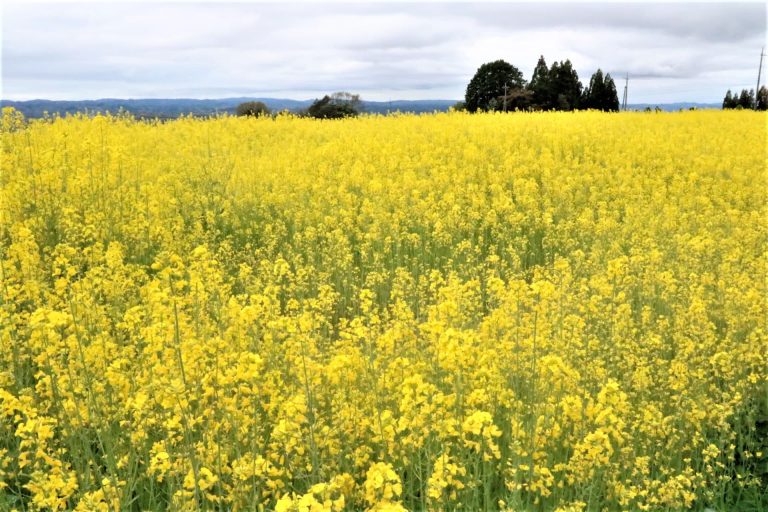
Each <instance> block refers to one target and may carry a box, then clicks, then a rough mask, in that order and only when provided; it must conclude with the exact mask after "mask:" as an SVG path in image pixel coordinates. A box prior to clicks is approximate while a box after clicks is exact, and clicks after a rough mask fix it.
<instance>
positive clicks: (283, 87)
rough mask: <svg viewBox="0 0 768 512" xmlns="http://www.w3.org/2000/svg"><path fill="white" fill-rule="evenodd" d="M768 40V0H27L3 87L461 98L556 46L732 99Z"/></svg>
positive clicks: (633, 83) (585, 71) (662, 86)
mask: <svg viewBox="0 0 768 512" xmlns="http://www.w3.org/2000/svg"><path fill="white" fill-rule="evenodd" d="M765 38H766V5H765V3H707V4H693V3H682V4H681V3H675V4H672V3H666V4H659V3H656V4H642V3H592V4H584V3H564V4H560V3H547V4H533V3H487V4H485V3H484V4H462V3H434V2H433V3H355V4H349V3H312V4H306V3H304V4H298V3H284V4H268V3H244V2H241V3H211V2H173V3H163V4H157V3H153V4H150V3H66V2H57V3H54V4H49V3H37V2H35V3H30V2H23V3H22V2H17V3H5V5H4V8H3V12H2V90H0V97H2V98H6V99H32V98H49V99H89V98H104V97H117V98H128V97H132V98H139V97H153V98H168V97H189V98H223V97H231V96H263V97H282V98H295V99H306V98H312V97H316V96H318V95H321V94H324V93H326V92H332V91H336V90H348V91H352V92H357V93H360V94H361V96H362V97H363V98H364V99H370V100H390V99H427V98H432V99H438V98H439V99H460V98H462V97H463V96H464V90H465V87H466V84H467V82H468V81H469V80H470V78H471V77H472V75H473V74H474V72H475V71H476V69H477V68H478V66H480V65H481V64H482V63H484V62H487V61H491V60H496V59H504V60H506V61H508V62H510V63H512V64H514V65H515V66H517V67H518V68H520V70H521V71H522V72H523V74H524V75H525V77H526V79H530V75H531V71H532V70H533V67H534V66H535V64H536V61H537V59H538V57H539V55H540V54H543V55H544V56H545V58H546V60H547V63H548V64H551V62H552V61H553V60H564V59H566V58H569V59H571V61H572V62H573V64H574V66H575V68H576V70H577V71H578V73H579V77H580V78H581V80H582V82H583V83H587V82H588V81H589V77H590V75H591V74H592V73H593V72H594V71H595V70H596V69H597V68H598V67H600V68H602V69H603V70H604V71H607V72H609V73H611V75H613V76H614V78H616V79H617V88H618V89H619V91H620V94H621V90H622V88H623V86H624V83H623V77H624V75H625V73H629V77H630V81H629V102H630V103H640V102H673V101H700V102H719V101H722V97H723V95H724V93H725V90H726V89H728V88H731V89H741V88H753V87H754V86H755V83H756V81H757V69H758V62H759V57H760V49H761V47H762V46H763V45H764V44H765ZM767 60H768V59H767ZM767 67H768V62H766V66H765V67H764V69H765V68H767ZM764 77H765V78H768V77H766V76H765V74H764Z"/></svg>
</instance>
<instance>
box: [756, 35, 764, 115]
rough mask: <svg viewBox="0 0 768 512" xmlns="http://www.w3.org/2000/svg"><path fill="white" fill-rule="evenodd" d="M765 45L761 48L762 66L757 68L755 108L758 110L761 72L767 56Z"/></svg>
mask: <svg viewBox="0 0 768 512" xmlns="http://www.w3.org/2000/svg"><path fill="white" fill-rule="evenodd" d="M765 56H766V55H765V46H763V49H762V50H760V67H758V68H757V89H755V110H757V98H759V97H760V73H761V72H762V71H763V57H765Z"/></svg>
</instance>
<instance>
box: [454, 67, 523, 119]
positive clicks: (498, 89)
mask: <svg viewBox="0 0 768 512" xmlns="http://www.w3.org/2000/svg"><path fill="white" fill-rule="evenodd" d="M505 85H506V87H507V91H509V90H512V89H522V88H523V87H524V86H525V80H523V74H522V73H521V72H520V70H519V69H517V68H516V67H515V66H513V65H512V64H510V63H508V62H506V61H503V60H497V61H493V62H487V63H485V64H483V65H482V66H480V67H479V68H478V69H477V72H475V76H473V77H472V80H470V82H469V84H468V85H467V92H466V94H465V98H464V103H465V104H466V107H467V110H468V111H470V112H477V111H478V110H501V108H502V105H503V96H504V86H505Z"/></svg>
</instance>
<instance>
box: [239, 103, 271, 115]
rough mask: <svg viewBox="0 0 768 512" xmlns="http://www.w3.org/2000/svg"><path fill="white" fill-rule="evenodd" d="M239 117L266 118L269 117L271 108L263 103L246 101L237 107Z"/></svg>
mask: <svg viewBox="0 0 768 512" xmlns="http://www.w3.org/2000/svg"><path fill="white" fill-rule="evenodd" d="M236 113H237V115H238V116H254V117H259V116H265V115H269V108H268V107H267V106H266V105H265V104H264V103H263V102H261V101H246V102H245V103H241V104H239V105H238V106H237V109H236Z"/></svg>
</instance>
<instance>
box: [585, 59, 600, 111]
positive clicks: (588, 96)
mask: <svg viewBox="0 0 768 512" xmlns="http://www.w3.org/2000/svg"><path fill="white" fill-rule="evenodd" d="M604 91H605V78H604V77H603V70H602V69H598V70H597V71H595V72H594V73H593V74H592V77H591V78H590V79H589V86H588V87H587V88H586V89H585V90H584V96H583V101H582V107H583V108H592V109H595V110H599V109H600V103H601V101H602V97H603V95H604V94H605V92H604Z"/></svg>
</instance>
